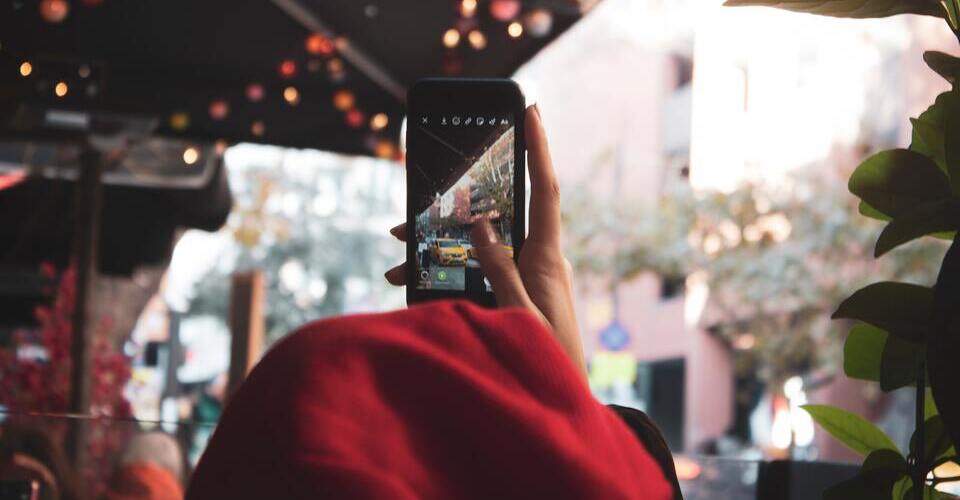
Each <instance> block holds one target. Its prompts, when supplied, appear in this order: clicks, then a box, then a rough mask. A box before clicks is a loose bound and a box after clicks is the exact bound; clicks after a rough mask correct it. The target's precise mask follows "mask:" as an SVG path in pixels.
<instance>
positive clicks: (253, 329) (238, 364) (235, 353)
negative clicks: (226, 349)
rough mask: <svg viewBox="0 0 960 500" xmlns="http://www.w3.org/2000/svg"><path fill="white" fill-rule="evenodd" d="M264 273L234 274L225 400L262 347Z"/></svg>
mask: <svg viewBox="0 0 960 500" xmlns="http://www.w3.org/2000/svg"><path fill="white" fill-rule="evenodd" d="M263 308H264V289H263V272H262V271H251V272H247V273H236V274H234V275H233V279H232V282H231V285H230V333H231V335H232V338H231V340H230V372H229V374H228V378H227V391H226V397H227V398H229V397H230V396H231V395H233V393H234V391H236V390H237V387H239V386H240V384H241V383H242V382H243V379H244V378H246V376H247V372H249V371H250V369H251V368H253V365H254V364H256V362H257V359H258V358H259V356H260V349H261V348H262V346H263V330H264V322H263Z"/></svg>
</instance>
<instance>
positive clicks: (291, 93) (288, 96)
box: [283, 87, 300, 106]
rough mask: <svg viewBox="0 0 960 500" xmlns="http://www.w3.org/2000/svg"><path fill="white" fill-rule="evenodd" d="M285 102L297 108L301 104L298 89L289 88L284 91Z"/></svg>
mask: <svg viewBox="0 0 960 500" xmlns="http://www.w3.org/2000/svg"><path fill="white" fill-rule="evenodd" d="M283 100H284V101H287V104H289V105H291V106H296V105H297V104H300V92H299V91H298V90H297V88H296V87H287V88H285V89H283Z"/></svg>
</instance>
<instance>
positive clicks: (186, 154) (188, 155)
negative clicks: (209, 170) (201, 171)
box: [183, 146, 200, 165]
mask: <svg viewBox="0 0 960 500" xmlns="http://www.w3.org/2000/svg"><path fill="white" fill-rule="evenodd" d="M199 159H200V151H199V150H198V149H197V148H195V147H193V146H190V147H188V148H187V149H184V150H183V162H184V163H186V164H187V165H193V164H194V163H196V162H197V160H199Z"/></svg>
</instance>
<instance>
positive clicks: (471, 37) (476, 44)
mask: <svg viewBox="0 0 960 500" xmlns="http://www.w3.org/2000/svg"><path fill="white" fill-rule="evenodd" d="M467 40H468V41H469V42H470V45H471V46H472V47H473V48H475V49H477V50H483V48H484V47H486V46H487V36H486V35H484V34H483V32H482V31H480V30H473V31H471V32H470V34H468V35H467Z"/></svg>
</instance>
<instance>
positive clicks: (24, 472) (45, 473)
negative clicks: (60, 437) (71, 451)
mask: <svg viewBox="0 0 960 500" xmlns="http://www.w3.org/2000/svg"><path fill="white" fill-rule="evenodd" d="M0 480H14V481H36V482H37V484H39V485H40V490H39V494H40V498H41V499H42V500H61V499H62V500H74V499H76V498H77V491H76V485H75V483H74V477H73V473H72V471H71V468H70V466H69V464H68V462H67V459H66V455H65V454H64V451H63V449H62V448H61V447H60V446H58V445H57V443H56V441H54V439H53V438H52V437H51V436H50V434H49V433H48V432H46V431H45V430H43V429H41V428H39V427H34V426H29V425H23V424H16V423H12V422H8V423H5V424H3V426H2V427H0Z"/></svg>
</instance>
